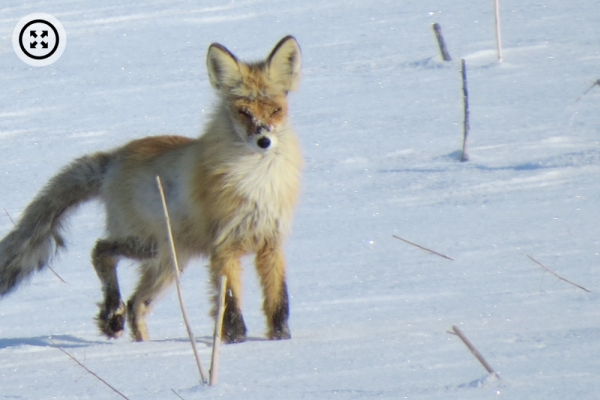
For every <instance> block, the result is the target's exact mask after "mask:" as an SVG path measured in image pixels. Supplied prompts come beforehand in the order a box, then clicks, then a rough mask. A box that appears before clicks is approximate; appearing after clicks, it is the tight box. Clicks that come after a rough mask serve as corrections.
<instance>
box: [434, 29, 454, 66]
mask: <svg viewBox="0 0 600 400" xmlns="http://www.w3.org/2000/svg"><path fill="white" fill-rule="evenodd" d="M433 31H434V32H435V37H436V38H437V42H438V46H439V47H440V53H441V55H442V60H444V61H452V57H450V53H448V49H447V48H446V42H445V41H444V35H442V27H441V26H440V24H438V23H437V22H436V23H435V24H433Z"/></svg>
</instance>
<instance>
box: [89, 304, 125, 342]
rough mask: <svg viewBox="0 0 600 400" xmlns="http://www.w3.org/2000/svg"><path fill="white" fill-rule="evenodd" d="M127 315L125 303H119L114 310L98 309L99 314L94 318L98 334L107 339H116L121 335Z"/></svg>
mask: <svg viewBox="0 0 600 400" xmlns="http://www.w3.org/2000/svg"><path fill="white" fill-rule="evenodd" d="M126 314H127V307H125V303H123V302H121V304H120V305H119V308H117V309H116V310H107V309H105V308H103V307H102V306H101V307H100V312H99V313H98V316H97V317H96V324H97V325H98V329H100V332H101V333H102V334H103V335H105V336H106V337H107V338H109V339H116V338H119V337H121V336H122V335H123V328H124V326H125V317H126Z"/></svg>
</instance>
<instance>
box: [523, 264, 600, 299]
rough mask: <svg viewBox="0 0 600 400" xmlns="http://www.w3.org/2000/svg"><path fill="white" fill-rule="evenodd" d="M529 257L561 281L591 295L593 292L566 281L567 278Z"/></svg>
mask: <svg viewBox="0 0 600 400" xmlns="http://www.w3.org/2000/svg"><path fill="white" fill-rule="evenodd" d="M527 257H528V258H529V259H530V260H531V261H533V262H534V263H536V264H537V265H539V266H540V267H542V268H544V269H545V270H546V271H548V272H550V273H551V274H552V275H554V276H555V277H557V278H558V279H559V280H561V281H564V282H567V283H569V284H571V285H573V286H575V287H578V288H579V289H581V290H585V291H586V292H588V293H591V292H592V291H591V290H588V289H586V288H584V287H583V286H581V285H578V284H576V283H573V282H571V281H570V280H568V279H565V278H563V277H562V276H560V275H558V274H557V273H556V272H554V271H552V270H551V269H550V268H548V267H546V266H545V265H544V264H542V263H541V262H539V261H537V260H536V259H534V258H533V257H531V256H530V255H528V256H527Z"/></svg>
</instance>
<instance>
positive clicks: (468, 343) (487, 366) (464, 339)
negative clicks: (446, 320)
mask: <svg viewBox="0 0 600 400" xmlns="http://www.w3.org/2000/svg"><path fill="white" fill-rule="evenodd" d="M448 333H450V334H452V335H456V336H458V337H459V338H460V340H462V342H463V343H464V344H465V346H467V348H468V349H469V350H470V351H471V353H473V355H474V356H475V358H476V359H477V361H479V362H480V363H481V365H483V368H485V370H486V371H487V372H488V373H489V374H490V375H493V376H495V377H496V378H498V379H500V376H499V375H498V373H497V372H496V371H494V368H492V366H491V365H490V364H489V363H488V362H487V361H486V360H485V358H483V356H482V355H481V353H480V352H479V350H477V349H476V348H475V346H473V343H471V341H470V340H469V339H468V338H467V337H466V336H465V334H464V333H462V331H461V330H460V329H458V327H457V326H456V325H452V331H451V332H448Z"/></svg>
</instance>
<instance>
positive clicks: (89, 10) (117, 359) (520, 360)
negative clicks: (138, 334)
mask: <svg viewBox="0 0 600 400" xmlns="http://www.w3.org/2000/svg"><path fill="white" fill-rule="evenodd" d="M500 3H501V19H502V39H503V48H504V62H503V63H498V62H497V60H496V51H495V47H496V42H495V32H494V26H493V23H494V10H493V2H492V1H481V2H457V1H447V0H407V1H399V0H390V1H385V0H372V1H356V0H344V1H342V0H305V1H302V2H290V1H282V0H247V1H246V0H241V1H238V0H236V1H216V0H199V1H189V0H168V1H166V0H155V1H150V0H146V1H143V0H141V1H138V2H133V1H130V2H116V1H106V2H97V1H88V0H85V1H72V0H52V1H38V0H32V1H29V2H27V3H24V2H22V1H17V0H2V3H1V4H0V139H1V140H0V154H1V157H0V174H1V186H0V199H1V201H0V207H1V208H3V209H5V210H6V212H7V213H8V214H10V215H11V216H12V218H13V219H15V220H16V219H17V218H19V215H20V214H21V212H22V211H23V210H24V208H25V207H26V205H27V204H28V203H29V202H30V201H31V199H32V198H33V197H34V196H35V194H36V193H37V191H38V190H39V189H40V188H41V187H42V186H43V185H44V184H45V183H46V182H47V181H48V179H49V178H50V177H51V176H53V175H54V174H55V173H57V172H58V171H59V169H60V168H61V167H62V166H64V165H66V164H67V163H69V162H70V161H71V160H73V159H74V158H76V157H79V156H81V155H84V154H87V153H91V152H94V151H98V150H104V149H110V148H113V147H117V146H119V145H121V144H123V143H126V142H127V141H130V140H132V139H138V138H142V137H145V136H148V135H159V134H180V135H185V136H190V137H194V136H197V135H199V134H200V133H201V132H202V129H203V126H204V125H205V123H206V120H207V118H208V115H209V114H210V110H211V109H212V107H213V106H214V103H215V101H216V96H215V94H214V93H213V92H212V90H211V89H210V85H209V84H208V81H207V74H206V68H205V55H206V49H207V48H208V46H209V44H210V43H212V42H219V43H221V44H223V45H225V46H227V47H228V48H229V49H230V50H231V51H232V52H234V53H235V54H236V55H238V56H239V57H240V58H242V59H250V60H255V59H260V58H263V57H265V56H266V55H267V54H268V52H269V51H270V50H271V49H272V47H273V46H274V45H275V43H276V42H277V41H278V40H279V39H280V38H281V37H283V36H285V35H287V34H293V35H295V36H296V38H297V39H298V41H299V43H300V45H301V47H302V50H303V80H302V82H301V86H300V89H299V91H298V92H296V93H292V94H290V98H291V113H292V119H293V121H294V125H295V128H296V130H297V133H298V135H299V137H300V139H301V142H302V148H303V152H304V155H305V157H306V169H305V173H304V178H303V194H302V198H301V203H300V205H299V208H298V211H297V216H296V220H295V224H294V229H293V234H292V236H291V237H290V239H289V241H288V243H287V245H286V254H287V259H288V285H289V292H290V296H291V299H290V302H291V319H290V326H291V331H292V336H293V338H292V340H289V341H268V340H265V335H264V331H265V321H264V316H263V314H262V311H261V293H260V288H259V285H258V283H257V278H256V274H255V272H254V270H253V267H252V263H251V261H252V260H251V259H247V260H245V263H244V265H245V277H244V279H245V293H244V300H245V301H244V316H245V319H246V322H247V325H248V329H249V340H248V341H247V342H246V343H243V344H236V345H227V346H223V347H222V348H221V363H220V370H219V384H218V385H217V386H215V387H208V386H205V385H203V384H201V383H200V382H199V377H198V372H197V370H196V366H195V362H194V359H193V355H192V351H191V347H190V345H189V343H188V339H187V334H186V330H185V326H184V325H183V322H182V318H181V313H180V310H179V305H178V303H177V296H176V294H175V290H174V288H172V289H171V290H169V291H168V293H167V294H166V295H165V296H164V298H163V299H162V300H161V301H160V302H158V304H157V306H156V307H155V309H154V311H153V313H152V314H151V315H150V316H149V319H148V325H149V330H150V335H151V338H152V340H151V341H150V342H147V343H135V342H132V341H131V340H130V339H129V337H123V338H121V339H118V340H111V341H108V340H106V339H104V338H103V337H101V336H100V335H99V334H98V332H97V329H96V326H95V323H94V321H93V317H94V316H95V314H96V313H97V307H96V303H97V302H99V301H100V300H101V288H100V283H99V281H98V279H97V277H96V275H95V273H94V270H93V268H92V267H91V264H90V260H89V259H90V257H89V253H90V251H91V249H92V246H93V244H94V242H95V240H96V239H97V238H98V237H101V236H102V234H103V222H104V219H103V214H102V213H103V210H102V208H101V206H100V205H99V204H96V203H90V204H87V205H85V206H83V207H81V208H80V209H79V210H78V211H77V212H76V213H74V215H73V216H72V218H71V219H70V224H69V225H70V228H69V234H68V235H67V239H68V251H67V252H63V253H61V255H60V256H59V257H58V258H57V259H56V260H55V261H54V262H53V263H52V266H53V268H54V269H55V270H56V272H57V273H58V274H59V275H60V276H61V277H62V278H63V279H64V280H65V281H66V282H67V283H66V284H65V283H62V282H61V281H60V280H59V279H58V278H57V277H56V276H54V275H53V274H52V273H51V271H49V270H48V269H46V270H44V271H43V272H41V273H38V274H37V275H35V276H34V277H33V278H32V279H31V281H30V282H29V283H28V284H24V285H22V286H21V287H20V288H19V289H18V290H17V291H15V292H14V293H12V294H11V295H9V296H6V297H5V298H3V299H2V300H1V301H0V360H1V362H0V398H3V399H116V398H120V397H119V395H117V394H116V393H115V392H113V391H111V390H110V389H109V388H108V387H107V386H105V385H104V384H102V383H101V382H99V381H98V380H97V379H96V378H95V377H94V376H92V375H91V374H89V373H87V372H86V371H85V370H84V369H82V368H81V367H80V366H78V365H77V364H76V363H75V362H74V361H72V360H71V359H69V358H68V357H67V356H66V355H65V354H64V353H62V352H61V351H60V350H59V349H57V348H56V347H54V345H53V344H52V343H51V341H53V342H54V343H55V344H56V345H59V346H61V347H62V348H63V349H65V350H66V351H68V352H69V353H70V354H72V355H73V356H74V357H76V358H77V359H78V360H79V361H80V362H82V363H83V364H85V366H86V367H88V368H89V369H90V370H92V371H93V372H95V373H96V374H98V376H100V377H102V378H103V379H105V380H106V381H107V382H109V383H110V384H111V385H113V386H114V387H115V388H117V389H118V390H119V391H121V392H122V393H123V394H124V395H126V396H127V397H128V398H130V399H176V398H178V397H177V396H180V397H181V398H184V399H186V400H190V399H217V398H218V399H374V398H383V399H405V398H406V399H492V398H508V399H596V398H599V397H600V297H599V293H600V268H599V263H600V255H599V254H600V244H599V240H600V212H599V211H598V205H599V204H600V190H599V189H600V180H599V176H600V147H599V138H600V118H599V115H600V113H599V112H598V110H599V107H600V87H594V88H593V89H592V90H590V92H589V93H587V94H586V95H585V96H584V97H583V98H582V99H580V100H579V101H577V102H576V101H575V100H576V99H577V98H578V97H579V96H580V95H581V94H582V93H583V92H584V91H585V90H587V89H588V88H589V87H590V86H591V84H592V83H593V82H594V81H596V80H598V79H599V78H600V68H599V66H600V46H599V44H600V22H599V21H600V8H599V7H598V5H597V3H596V2H594V1H575V2H567V1H562V0H542V1H519V0H503V1H501V2H500ZM34 12H44V13H48V14H51V15H53V16H55V17H56V18H58V19H59V20H60V21H61V22H62V24H63V26H64V28H65V30H66V32H67V35H68V38H67V46H66V50H65V52H64V54H63V55H62V57H61V58H60V59H59V60H58V61H57V62H56V63H54V64H52V65H50V66H47V67H40V68H36V67H30V66H28V65H26V64H25V63H23V62H22V61H21V60H20V59H19V58H18V57H17V56H16V54H15V53H14V51H13V49H12V42H11V36H12V31H13V28H14V26H15V25H16V24H17V22H18V21H19V20H20V19H21V18H22V17H24V16H26V15H28V14H30V13H34ZM434 22H438V23H440V24H441V26H442V30H443V32H444V35H445V39H446V42H447V44H448V48H449V51H450V54H451V55H452V57H453V59H454V60H453V61H452V62H443V61H441V59H440V56H439V51H438V47H437V42H436V41H435V36H434V34H433V31H432V29H431V25H432V23H434ZM461 58H464V59H465V60H466V63H467V74H468V88H469V94H470V99H469V100H470V111H471V114H470V115H471V133H470V140H469V155H470V161H468V162H464V163H461V162H459V160H458V158H459V154H460V149H461V146H462V124H463V108H462V107H463V106H462V101H463V98H462V84H461V78H460V61H459V60H460V59H461ZM11 228H12V223H11V221H10V220H9V218H8V217H7V216H6V215H5V213H3V212H0V233H1V234H2V235H4V234H6V233H8V232H9V231H10V229H11ZM393 235H396V236H399V237H402V238H404V239H406V240H409V241H412V242H415V243H418V244H420V245H422V246H425V247H428V248H431V249H433V250H435V251H437V252H440V253H443V254H445V255H447V256H449V257H452V258H453V259H454V261H449V260H446V259H444V258H441V257H438V256H435V255H432V254H429V253H427V252H425V251H423V250H420V249H418V248H416V247H414V246H410V245H408V244H406V243H404V242H402V241H400V240H398V239H396V238H394V237H393ZM527 255H530V256H531V257H533V258H534V259H536V260H538V261H539V262H541V263H542V264H544V265H545V266H547V267H548V268H549V269H551V270H553V271H555V272H556V273H558V274H559V275H560V276H562V277H564V278H565V279H568V280H570V281H572V282H574V283H577V284H579V285H581V286H583V287H585V288H586V289H588V290H590V291H591V292H586V291H584V290H582V289H580V288H577V287H575V286H573V285H571V284H569V283H567V282H565V281H562V280H559V279H557V278H556V277H554V276H553V275H551V274H550V273H549V272H546V271H545V270H544V269H542V268H541V267H540V266H539V265H537V264H535V263H534V262H532V261H531V260H530V259H529V258H527ZM205 264H206V260H198V261H196V262H194V263H192V264H190V265H189V267H188V269H187V270H186V272H185V274H184V275H183V276H182V281H183V282H182V283H183V291H184V297H185V299H186V304H187V308H188V313H189V314H190V316H191V318H192V324H193V329H194V332H195V334H196V336H197V340H198V342H199V349H200V355H201V357H202V361H203V364H204V366H205V367H206V368H207V369H208V366H209V365H208V364H209V360H210V352H211V335H212V331H213V322H212V320H211V318H209V316H208V314H209V309H210V305H209V297H208V289H209V285H208V282H207V280H208V276H207V271H206V268H204V265H205ZM119 274H120V279H121V284H122V290H123V293H124V295H125V296H127V295H129V294H130V293H131V291H132V290H133V287H134V285H135V283H136V277H137V273H136V264H135V263H133V262H127V261H125V262H123V263H122V264H121V265H120V268H119ZM453 325H456V326H458V327H460V328H461V330H462V331H463V332H464V333H465V335H467V337H469V339H470V340H471V341H472V342H473V344H474V345H475V346H476V347H477V348H478V349H479V351H480V352H481V353H482V354H483V356H484V357H485V358H486V359H487V361H488V362H489V363H490V364H491V365H492V366H493V367H494V368H495V369H496V370H497V371H498V373H499V375H500V377H501V379H499V380H498V379H492V378H490V377H488V374H487V372H486V371H485V370H484V368H483V367H482V366H481V365H480V364H479V363H478V362H477V360H476V359H475V358H474V357H473V356H472V354H471V353H470V352H469V350H468V349H467V347H465V346H464V345H463V343H462V342H461V341H460V340H459V338H458V337H456V336H454V335H450V334H449V333H448V331H449V330H450V329H451V327H452V326H453Z"/></svg>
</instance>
